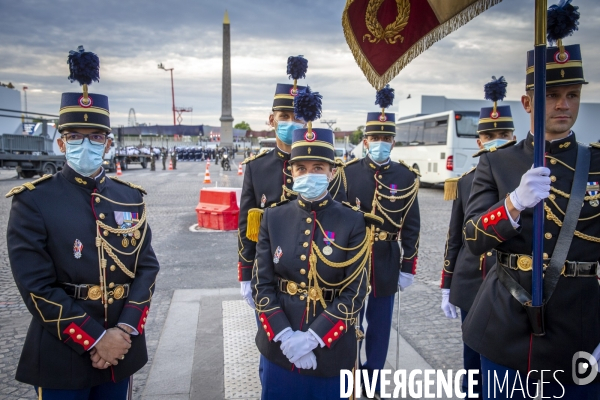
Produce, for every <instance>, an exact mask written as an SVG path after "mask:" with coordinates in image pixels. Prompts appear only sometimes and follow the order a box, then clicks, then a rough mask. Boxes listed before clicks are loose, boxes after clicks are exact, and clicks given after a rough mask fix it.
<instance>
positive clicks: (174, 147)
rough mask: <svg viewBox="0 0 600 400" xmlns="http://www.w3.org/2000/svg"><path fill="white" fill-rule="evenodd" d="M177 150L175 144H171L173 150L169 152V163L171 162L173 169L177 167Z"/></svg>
mask: <svg viewBox="0 0 600 400" xmlns="http://www.w3.org/2000/svg"><path fill="white" fill-rule="evenodd" d="M179 151H180V150H177V146H173V152H172V153H171V163H172V164H173V169H177V157H179Z"/></svg>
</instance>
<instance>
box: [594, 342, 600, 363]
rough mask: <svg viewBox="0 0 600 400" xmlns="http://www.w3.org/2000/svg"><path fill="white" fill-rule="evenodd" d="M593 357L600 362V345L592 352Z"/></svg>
mask: <svg viewBox="0 0 600 400" xmlns="http://www.w3.org/2000/svg"><path fill="white" fill-rule="evenodd" d="M592 356H594V358H595V359H596V361H597V362H600V344H599V345H598V346H596V348H595V349H594V351H593V352H592Z"/></svg>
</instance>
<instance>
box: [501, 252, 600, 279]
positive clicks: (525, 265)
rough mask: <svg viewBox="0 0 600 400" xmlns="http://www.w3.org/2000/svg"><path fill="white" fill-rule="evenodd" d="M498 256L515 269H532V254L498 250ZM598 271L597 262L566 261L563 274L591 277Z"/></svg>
mask: <svg viewBox="0 0 600 400" xmlns="http://www.w3.org/2000/svg"><path fill="white" fill-rule="evenodd" d="M496 258H497V260H498V264H500V265H502V266H503V267H506V268H509V269H512V270H514V271H517V270H519V271H524V272H527V271H531V269H532V265H533V260H532V258H531V256H528V255H525V254H509V253H503V252H501V251H497V252H496ZM544 261H549V260H544ZM546 265H547V263H545V264H544V270H545V269H546ZM597 273H598V263H597V262H585V261H565V264H564V266H563V269H562V272H561V275H562V276H565V277H569V278H575V277H578V278H591V277H596V276H597Z"/></svg>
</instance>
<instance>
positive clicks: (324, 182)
mask: <svg viewBox="0 0 600 400" xmlns="http://www.w3.org/2000/svg"><path fill="white" fill-rule="evenodd" d="M327 186H329V178H328V177H327V175H326V174H304V175H301V176H298V177H296V178H294V186H293V190H294V191H295V192H298V194H300V195H301V196H302V197H304V198H305V199H307V200H310V199H316V198H317V197H319V196H320V195H322V194H323V193H325V191H326V190H327Z"/></svg>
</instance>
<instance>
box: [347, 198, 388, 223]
mask: <svg viewBox="0 0 600 400" xmlns="http://www.w3.org/2000/svg"><path fill="white" fill-rule="evenodd" d="M342 204H343V205H344V206H346V207H348V208H351V209H352V210H353V211H356V212H359V213H361V214H362V215H363V218H364V219H365V221H367V223H368V224H370V225H377V226H381V225H383V218H381V217H379V216H377V215H375V214H371V213H367V212H364V211H362V210H361V209H360V208H359V207H358V206H353V205H352V204H350V203H349V202H347V201H342Z"/></svg>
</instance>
